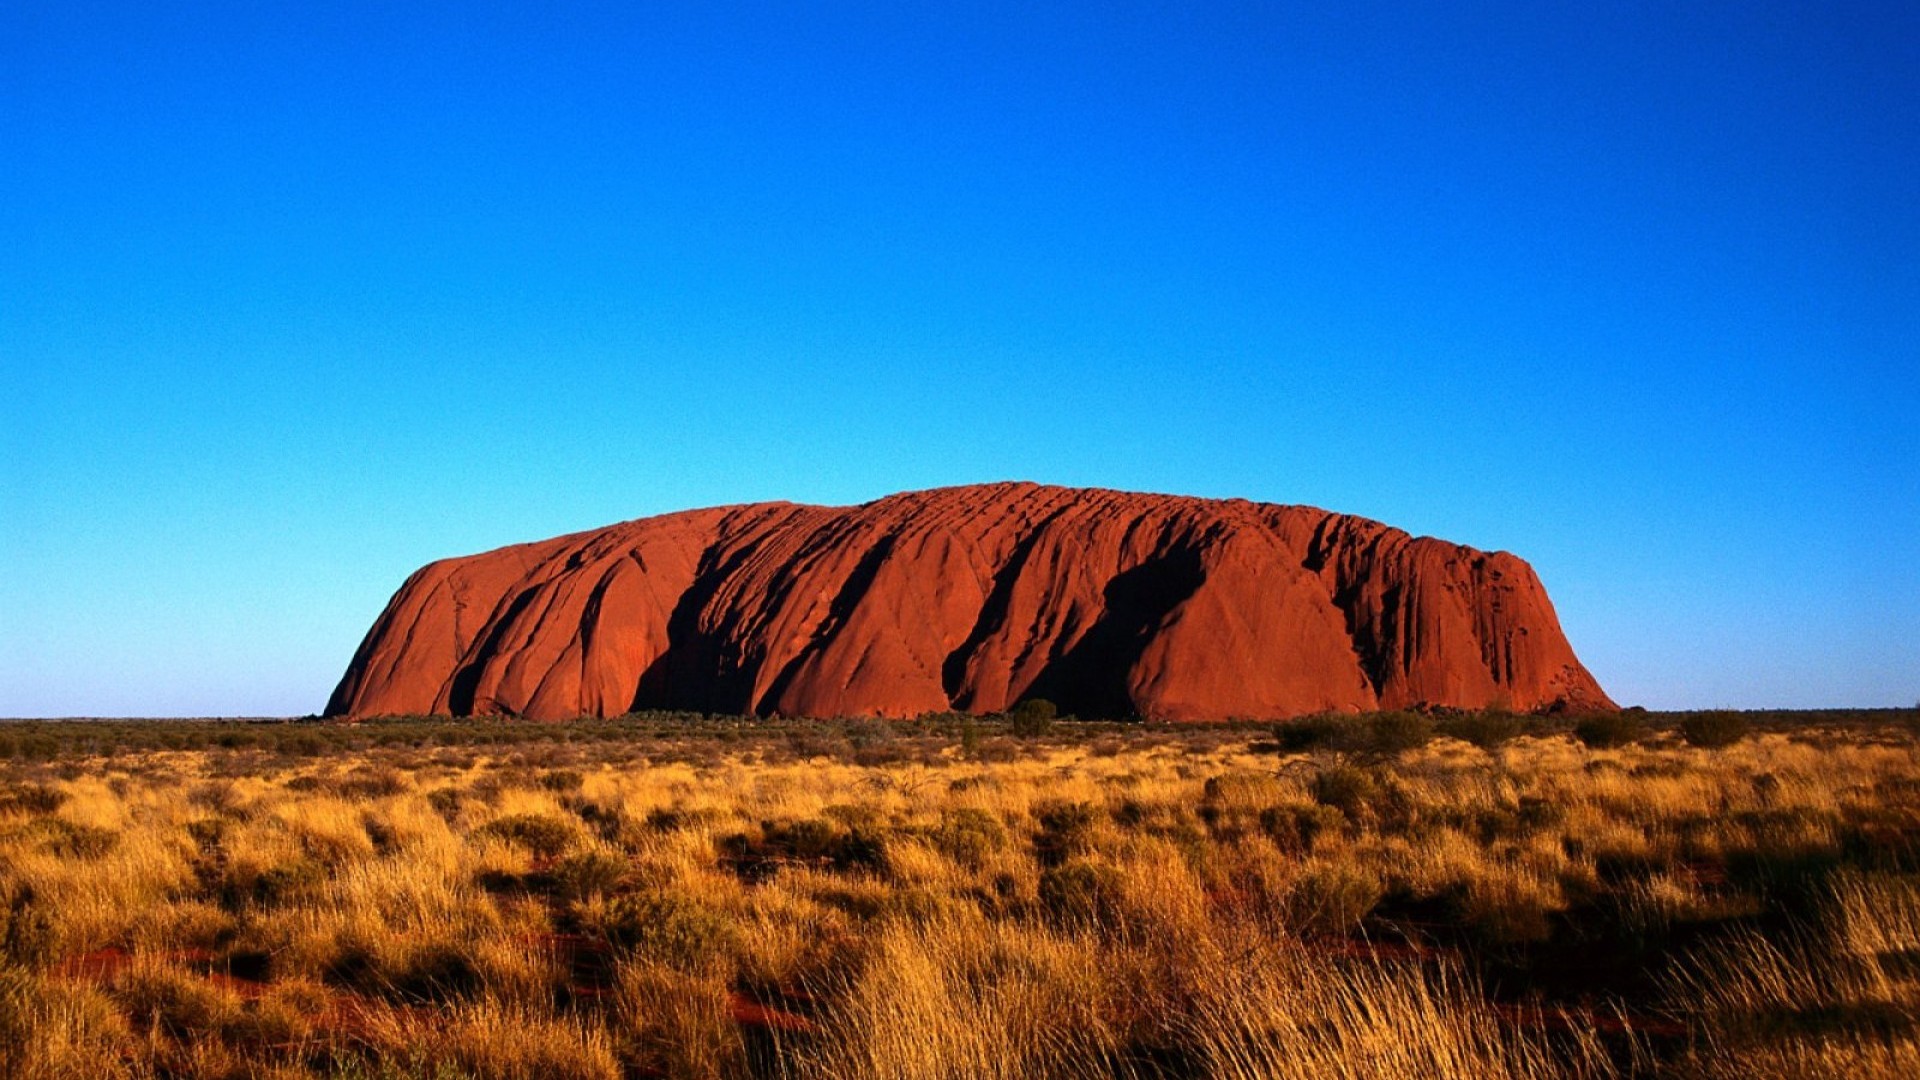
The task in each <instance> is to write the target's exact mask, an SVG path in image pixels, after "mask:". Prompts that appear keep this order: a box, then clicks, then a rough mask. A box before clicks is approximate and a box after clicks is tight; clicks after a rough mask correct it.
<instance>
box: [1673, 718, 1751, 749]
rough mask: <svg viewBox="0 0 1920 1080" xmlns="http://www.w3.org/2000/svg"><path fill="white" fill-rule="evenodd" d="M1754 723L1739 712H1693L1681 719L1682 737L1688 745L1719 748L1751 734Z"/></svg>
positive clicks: (1730, 744)
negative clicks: (1749, 721)
mask: <svg viewBox="0 0 1920 1080" xmlns="http://www.w3.org/2000/svg"><path fill="white" fill-rule="evenodd" d="M1752 730H1753V725H1752V724H1750V723H1748V722H1747V718H1746V717H1744V716H1741V715H1740V714H1739V713H1737V712H1726V711H1716V712H1703V713H1693V714H1692V715H1690V716H1688V717H1687V718H1686V719H1684V720H1682V721H1680V737H1681V738H1683V739H1685V740H1687V745H1688V746H1697V747H1700V748H1701V749H1703V750H1719V749H1721V748H1723V747H1728V746H1732V745H1733V744H1734V743H1737V742H1739V741H1740V740H1741V739H1744V738H1746V737H1747V736H1748V734H1750V733H1751V732H1752Z"/></svg>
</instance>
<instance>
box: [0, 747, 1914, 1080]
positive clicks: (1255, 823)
mask: <svg viewBox="0 0 1920 1080" xmlns="http://www.w3.org/2000/svg"><path fill="white" fill-rule="evenodd" d="M1687 719H1688V718H1685V717H1678V718H1666V719H1658V718H1656V719H1655V720H1654V721H1653V722H1651V723H1646V724H1640V723H1639V722H1638V718H1633V719H1632V720H1630V721H1629V722H1628V724H1627V727H1628V729H1629V734H1631V736H1632V737H1631V738H1628V739H1619V738H1616V737H1615V736H1616V735H1617V734H1618V732H1619V728H1618V727H1596V726H1594V725H1592V724H1588V723H1587V722H1586V721H1578V722H1575V721H1567V720H1557V719H1551V718H1546V719H1542V718H1514V717H1511V716H1508V715H1506V714H1503V713H1490V714H1485V715H1480V714H1443V715H1440V716H1438V717H1428V716H1426V715H1422V714H1413V713H1383V714H1378V715H1375V716H1362V717H1331V718H1327V717H1321V718H1311V719H1308V720H1306V721H1302V722H1298V723H1292V724H1286V725H1282V726H1281V727H1280V728H1279V729H1278V730H1275V729H1274V728H1273V727H1272V726H1271V725H1252V724H1242V725H1218V726H1198V727H1191V728H1180V729H1174V728H1166V727H1160V726H1154V725H1130V726H1129V725H1079V724H1077V723H1075V722H1070V721H1066V720H1058V721H1056V722H1054V723H1053V724H1052V725H1051V726H1050V727H1048V728H1047V729H1046V730H1045V731H1044V732H1037V733H1030V734H1027V735H1025V736H1021V737H1010V736H1011V729H1010V727H1009V725H1008V724H1007V723H1006V722H1004V721H997V720H974V719H969V718H962V717H933V718H928V719H927V720H925V721H921V722H908V723H901V724H897V725H878V724H876V723H875V722H872V721H861V722H849V723H845V724H834V723H828V724H824V725H818V726H815V727H807V726H805V725H802V724H799V723H797V722H790V721H770V722H758V721H751V720H720V719H709V718H688V719H686V720H684V721H683V722H674V721H670V720H667V719H664V718H657V717H656V718H631V719H628V720H622V721H614V722H587V723H583V724H581V725H578V726H567V725H558V726H546V727H542V726H535V725H517V726H516V725H510V724H504V723H495V722H484V723H480V724H476V725H474V726H473V728H472V730H466V729H462V728H460V727H459V726H458V725H449V724H446V723H444V722H440V721H422V722H418V723H417V724H416V725H409V724H407V723H404V722H385V723H382V724H377V725H364V726H360V727H336V726H331V725H319V726H312V725H262V726H257V727H253V728H243V727H238V726H233V725H221V726H209V727H206V728H197V727H194V726H191V725H167V724H159V725H154V726H153V727H151V728H126V729H124V730H125V731H126V735H127V738H128V739H129V740H132V741H131V742H130V743H129V744H128V745H116V744H114V743H113V742H112V741H111V740H110V739H105V738H104V736H103V734H102V732H101V731H100V730H94V731H89V732H85V733H79V732H67V731H64V730H62V729H59V728H58V727H57V726H56V725H36V726H34V727H32V728H31V729H23V731H24V733H23V734H17V735H14V736H12V738H13V743H12V745H13V746H15V747H18V746H20V745H21V744H22V742H23V741H24V742H26V743H27V744H29V745H31V746H33V747H36V748H37V749H35V750H34V753H33V756H31V757H21V756H16V757H15V758H13V759H12V760H11V761H10V762H9V763H7V764H0V1076H6V1077H15V1076H18V1077H64V1076H73V1075H81V1076H90V1077H91V1076H100V1077H123V1076H124V1077H151V1076H218V1077H255V1076H259V1077H274V1078H281V1080H297V1078H299V1077H321V1076H329V1077H343V1076H346V1077H350V1076H367V1077H379V1076H386V1077H462V1078H465V1077H527V1078H531V1077H547V1076H555V1077H563V1078H564V1077H577V1078H607V1080H612V1078H614V1077H622V1076H633V1075H642V1076H645V1075H668V1076H688V1077H735V1076H765V1077H797V1078H809V1077H855V1078H859V1077H873V1078H879V1077H919V1076H947V1077H961V1076H965V1077H975V1076H983V1077H994V1076H999V1077H1009V1078H1012V1077H1043V1078H1045V1077H1089V1078H1091V1077H1100V1078H1111V1077H1120V1078H1129V1080H1130V1078H1134V1077H1142V1078H1144V1077H1150V1076H1151V1077H1182V1076H1192V1077H1214V1076H1226V1077H1241V1076H1244V1077H1256V1076H1257V1077H1270V1076H1280V1077H1289V1076H1298V1077H1317V1076H1325V1075H1355V1076H1390V1077H1415V1076H1422V1077H1424V1076H1446V1075H1451V1076H1475V1077H1479V1076H1488V1077H1542V1078H1544V1077H1555V1076H1579V1077H1605V1076H1616V1075H1671V1076H1681V1077H1714V1076H1728V1077H1731V1076H1779V1077H1786V1076H1801V1075H1833V1074H1835V1073H1836V1072H1837V1073H1839V1074H1842V1075H1846V1076H1848V1077H1858V1078H1868V1077H1874V1076H1904V1075H1911V1074H1912V1073H1913V1072H1914V1071H1915V1070H1914V1068H1913V1066H1914V1065H1915V1063H1916V1061H1917V1060H1920V1026H1917V1025H1916V1019H1915V1018H1916V1015H1920V889H1917V888H1916V884H1915V883H1916V881H1920V839H1916V838H1920V757H1917V756H1916V747H1917V746H1920V743H1917V742H1916V734H1915V731H1914V730H1913V729H1911V728H1908V727H1906V726H1904V725H1903V721H1904V720H1905V719H1906V718H1905V717H1904V716H1887V715H1881V714H1867V715H1864V716H1861V717H1855V718H1838V719H1830V721H1829V722H1824V723H1823V724H1821V725H1819V726H1809V725H1806V724H1800V725H1798V726H1788V725H1787V724H1786V723H1785V722H1784V721H1783V720H1780V719H1779V718H1772V719H1767V720H1765V721H1764V722H1759V723H1751V722H1749V723H1748V725H1747V727H1748V729H1747V730H1745V731H1743V732H1741V737H1739V738H1734V739H1727V738H1725V735H1726V733H1727V732H1728V731H1731V730H1735V729H1736V728H1737V727H1738V725H1728V724H1726V723H1723V722H1718V721H1716V724H1715V726H1714V727H1713V730H1711V731H1708V730H1706V729H1705V728H1702V727H1701V725H1699V724H1695V725H1693V729H1692V730H1690V729H1689V727H1688V724H1687V722H1686V721H1687ZM1739 719H1741V720H1742V721H1750V720H1751V718H1747V717H1740V718H1739ZM229 736H231V737H229ZM296 737H297V738H296ZM103 740H104V741H103ZM287 740H292V741H291V742H288V741H287ZM309 741H310V743H311V746H310V745H309ZM1276 743H1277V744H1280V745H1276ZM1590 743H1591V744H1592V745H1589V744H1590ZM313 747H318V748H319V749H318V751H316V752H308V750H310V749H312V748H313ZM109 750H111V751H112V752H111V753H110V754H109V753H107V751H109ZM1276 750H1278V751H1280V752H1278V753H1276Z"/></svg>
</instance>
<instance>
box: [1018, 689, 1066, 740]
mask: <svg viewBox="0 0 1920 1080" xmlns="http://www.w3.org/2000/svg"><path fill="white" fill-rule="evenodd" d="M1059 713H1060V710H1059V709H1057V708H1055V707H1054V704H1053V702H1051V701H1048V700H1047V699H1046V698H1028V699H1026V700H1025V701H1022V702H1021V703H1020V704H1018V705H1015V706H1014V707H1013V708H1011V709H1008V710H1007V722H1008V725H1009V726H1010V727H1011V728H1012V729H1013V733H1014V734H1015V735H1018V736H1020V737H1021V738H1023V739H1029V738H1033V737H1034V736H1036V735H1044V734H1046V733H1047V729H1048V728H1050V727H1052V726H1053V721H1054V718H1055V717H1057V716H1058V715H1059Z"/></svg>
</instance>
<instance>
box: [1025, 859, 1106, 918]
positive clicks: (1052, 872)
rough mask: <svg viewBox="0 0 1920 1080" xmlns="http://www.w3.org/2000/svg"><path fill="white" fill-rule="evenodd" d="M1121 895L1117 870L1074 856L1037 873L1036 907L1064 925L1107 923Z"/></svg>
mask: <svg viewBox="0 0 1920 1080" xmlns="http://www.w3.org/2000/svg"><path fill="white" fill-rule="evenodd" d="M1120 894H1121V878H1120V871H1118V870H1116V869H1114V868H1113V867H1111V866H1108V865H1106V864H1105V863H1096V862H1089V861H1086V860H1082V859H1076V860H1074V861H1072V862H1066V863H1062V864H1060V865H1059V866H1050V867H1048V868H1047V869H1046V870H1044V871H1042V872H1041V874H1040V906H1041V907H1042V908H1043V909H1044V910H1045V911H1046V913H1047V915H1048V916H1049V917H1051V918H1052V919H1053V920H1054V921H1056V922H1058V923H1060V924H1062V925H1066V926H1110V925H1112V924H1113V923H1114V922H1115V912H1116V911H1117V910H1118V905H1119V901H1120Z"/></svg>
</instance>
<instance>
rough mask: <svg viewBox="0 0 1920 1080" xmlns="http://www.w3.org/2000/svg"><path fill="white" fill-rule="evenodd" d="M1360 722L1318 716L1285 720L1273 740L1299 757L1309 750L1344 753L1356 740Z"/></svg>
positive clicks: (1345, 718) (1330, 716) (1350, 719)
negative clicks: (1328, 750)
mask: <svg viewBox="0 0 1920 1080" xmlns="http://www.w3.org/2000/svg"><path fill="white" fill-rule="evenodd" d="M1358 728H1359V721H1358V720H1357V719H1355V718H1354V717H1351V716H1336V715H1334V714H1333V713H1317V714H1315V715H1313V716H1300V717H1295V718H1294V719H1292V720H1285V721H1282V722H1281V723H1279V724H1277V725H1275V726H1274V729H1273V739H1274V741H1275V742H1277V743H1279V744H1280V749H1282V750H1284V751H1286V752H1288V753H1291V754H1298V753H1303V752H1305V751H1308V750H1321V749H1330V750H1343V749H1347V748H1348V747H1350V746H1351V745H1353V744H1354V743H1355V742H1356V741H1357V740H1356V739H1355V738H1354V733H1355V732H1356V731H1357V729H1358Z"/></svg>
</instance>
